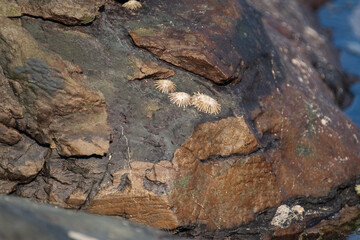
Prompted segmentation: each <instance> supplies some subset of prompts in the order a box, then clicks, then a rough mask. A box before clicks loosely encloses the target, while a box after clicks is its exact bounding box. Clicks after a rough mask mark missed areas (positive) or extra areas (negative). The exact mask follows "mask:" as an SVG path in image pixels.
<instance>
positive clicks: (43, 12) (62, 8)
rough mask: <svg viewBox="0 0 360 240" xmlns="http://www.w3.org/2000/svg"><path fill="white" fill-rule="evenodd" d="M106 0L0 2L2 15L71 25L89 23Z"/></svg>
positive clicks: (12, 0) (98, 14)
mask: <svg viewBox="0 0 360 240" xmlns="http://www.w3.org/2000/svg"><path fill="white" fill-rule="evenodd" d="M106 2H107V1H106V0H90V1H88V0H87V1H84V0H75V1H72V0H66V1H59V0H48V1H31V0H4V1H2V2H1V3H0V16H2V17H20V16H22V15H31V16H35V17H41V18H45V19H51V20H54V21H59V22H62V23H65V24H69V25H75V24H87V23H90V22H92V21H94V20H95V18H96V17H99V16H100V12H99V8H100V7H101V6H103V5H104V4H105V3H106Z"/></svg>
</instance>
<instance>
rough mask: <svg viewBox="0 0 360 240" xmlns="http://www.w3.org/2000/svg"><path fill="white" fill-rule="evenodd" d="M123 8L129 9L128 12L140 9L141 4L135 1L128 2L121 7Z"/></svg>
mask: <svg viewBox="0 0 360 240" xmlns="http://www.w3.org/2000/svg"><path fill="white" fill-rule="evenodd" d="M122 6H123V7H125V8H127V9H129V10H136V9H138V8H141V7H142V5H141V2H139V1H136V0H130V1H128V2H126V3H124V4H123V5H122Z"/></svg>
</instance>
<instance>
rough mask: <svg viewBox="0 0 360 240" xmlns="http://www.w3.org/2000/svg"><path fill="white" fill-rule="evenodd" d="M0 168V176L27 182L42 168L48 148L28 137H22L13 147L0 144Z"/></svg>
mask: <svg viewBox="0 0 360 240" xmlns="http://www.w3.org/2000/svg"><path fill="white" fill-rule="evenodd" d="M0 147H1V152H0V159H1V161H0V169H1V171H3V173H2V177H3V178H4V177H6V178H7V179H10V180H17V181H23V182H27V181H29V180H31V179H32V178H33V177H34V176H35V175H37V174H38V173H39V172H40V170H41V169H42V168H43V165H44V162H45V158H46V156H47V155H48V154H49V149H47V148H45V147H41V146H39V145H37V144H36V143H35V142H34V141H32V140H31V139H29V138H27V137H26V138H23V140H22V141H20V142H18V143H17V144H16V145H14V146H13V147H10V146H7V147H5V146H3V145H1V144H0Z"/></svg>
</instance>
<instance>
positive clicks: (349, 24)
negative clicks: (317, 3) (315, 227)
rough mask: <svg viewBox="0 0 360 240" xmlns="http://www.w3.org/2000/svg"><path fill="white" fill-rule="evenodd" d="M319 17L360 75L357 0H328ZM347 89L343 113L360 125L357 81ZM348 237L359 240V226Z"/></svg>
mask: <svg viewBox="0 0 360 240" xmlns="http://www.w3.org/2000/svg"><path fill="white" fill-rule="evenodd" d="M319 18H320V22H321V24H322V25H323V26H325V27H327V28H330V29H331V30H332V32H333V42H334V44H335V46H336V47H337V48H338V49H340V51H341V56H340V60H341V66H342V68H343V69H344V71H346V72H348V73H350V74H353V75H356V76H359V77H360V0H332V1H330V3H328V4H326V5H325V6H324V7H322V8H321V9H320V10H319ZM350 91H351V92H352V93H353V94H354V101H353V103H352V104H351V106H350V107H349V108H347V109H345V111H344V112H345V113H346V114H347V115H348V116H349V117H350V118H351V119H352V120H353V121H354V122H355V123H356V124H357V125H358V126H360V82H358V83H356V84H354V85H353V86H351V88H350ZM348 240H360V228H358V229H357V230H356V231H354V232H353V233H352V234H351V235H350V236H349V237H348Z"/></svg>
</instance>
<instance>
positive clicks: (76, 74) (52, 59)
mask: <svg viewBox="0 0 360 240" xmlns="http://www.w3.org/2000/svg"><path fill="white" fill-rule="evenodd" d="M0 22H1V27H0V38H1V39H2V40H3V41H4V42H5V43H6V44H1V45H0V49H2V50H3V51H5V52H6V55H4V56H3V58H7V59H9V60H10V61H9V62H6V61H4V59H3V60H2V61H1V62H2V63H5V64H4V65H3V66H2V68H3V69H4V73H5V75H6V76H8V77H9V78H11V80H6V79H5V80H2V81H3V82H4V81H5V82H6V81H8V82H10V83H11V84H12V86H13V88H12V90H11V91H10V92H7V93H4V94H5V96H4V98H5V102H4V103H3V104H2V108H3V109H6V108H9V107H8V104H11V102H14V101H15V99H16V101H17V102H18V103H16V104H15V106H16V108H17V109H16V110H17V111H12V110H8V111H5V114H7V116H6V117H4V119H3V120H2V122H3V124H6V125H11V126H12V127H14V128H17V129H18V130H20V131H24V132H26V133H28V134H29V135H30V136H32V137H33V138H34V139H36V140H37V141H38V142H40V143H41V144H46V145H51V144H52V145H54V144H53V143H55V144H56V149H57V150H58V152H59V154H60V155H63V156H73V155H75V156H90V155H93V154H95V155H104V154H105V153H106V152H107V149H108V147H109V141H108V136H109V128H108V125H107V122H106V121H107V114H106V105H105V100H104V98H103V96H102V94H101V93H99V92H96V91H94V90H92V89H91V86H89V85H88V83H87V82H86V78H85V77H84V76H83V75H81V69H80V68H79V67H78V66H75V65H73V64H71V63H69V62H67V61H64V60H62V59H61V57H60V56H58V55H56V54H54V53H50V52H44V51H43V50H42V49H41V46H39V45H38V43H37V42H36V41H35V40H34V39H33V38H32V37H31V36H30V35H29V34H28V33H27V32H26V31H25V30H24V29H22V28H21V27H19V26H17V25H16V24H14V23H13V22H11V21H10V20H6V19H3V18H0ZM5 84H6V83H5ZM14 96H16V98H15V97H14ZM7 99H9V100H7ZM19 104H22V105H23V108H21V107H18V106H19ZM10 109H11V107H10ZM17 112H19V113H17ZM12 119H14V122H15V123H13V124H12V123H11V122H12ZM84 136H87V137H86V138H85V137H84Z"/></svg>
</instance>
